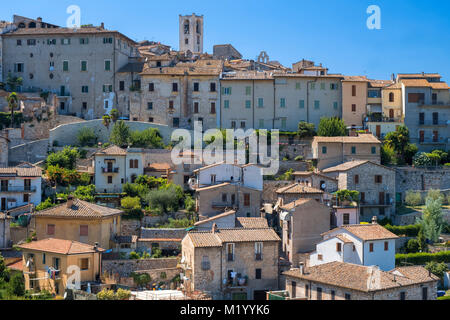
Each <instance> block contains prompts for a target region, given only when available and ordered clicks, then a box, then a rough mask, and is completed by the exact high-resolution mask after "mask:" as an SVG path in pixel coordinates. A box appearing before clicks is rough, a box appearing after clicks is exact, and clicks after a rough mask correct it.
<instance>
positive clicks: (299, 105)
mask: <svg viewBox="0 0 450 320" xmlns="http://www.w3.org/2000/svg"><path fill="white" fill-rule="evenodd" d="M298 107H299V108H300V109H305V100H299V101H298Z"/></svg>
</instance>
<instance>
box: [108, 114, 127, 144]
mask: <svg viewBox="0 0 450 320" xmlns="http://www.w3.org/2000/svg"><path fill="white" fill-rule="evenodd" d="M130 135H131V133H130V127H129V126H127V125H126V124H125V122H124V121H123V120H119V121H117V122H116V123H115V124H114V127H113V129H112V132H111V136H110V137H109V140H110V141H111V143H113V144H115V145H117V146H119V147H127V146H128V143H129V141H130Z"/></svg>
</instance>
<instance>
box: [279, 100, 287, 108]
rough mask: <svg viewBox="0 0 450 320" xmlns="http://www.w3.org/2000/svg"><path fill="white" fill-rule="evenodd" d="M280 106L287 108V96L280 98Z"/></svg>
mask: <svg viewBox="0 0 450 320" xmlns="http://www.w3.org/2000/svg"><path fill="white" fill-rule="evenodd" d="M280 108H286V99H285V98H281V99H280Z"/></svg>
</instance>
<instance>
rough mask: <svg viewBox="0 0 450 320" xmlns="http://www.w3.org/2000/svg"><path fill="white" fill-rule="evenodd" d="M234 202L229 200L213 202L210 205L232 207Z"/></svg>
mask: <svg viewBox="0 0 450 320" xmlns="http://www.w3.org/2000/svg"><path fill="white" fill-rule="evenodd" d="M235 205H236V204H235V203H231V202H213V203H211V207H213V208H233V207H234V206H235Z"/></svg>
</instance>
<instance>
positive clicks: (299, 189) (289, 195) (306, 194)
mask: <svg viewBox="0 0 450 320" xmlns="http://www.w3.org/2000/svg"><path fill="white" fill-rule="evenodd" d="M276 193H277V195H278V203H279V205H281V206H282V205H284V204H288V203H290V202H292V201H295V200H298V199H314V200H316V201H318V202H324V191H323V190H320V189H316V188H313V187H309V186H306V185H304V184H301V183H294V184H291V185H288V186H286V187H282V188H280V189H278V190H277V191H276Z"/></svg>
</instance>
